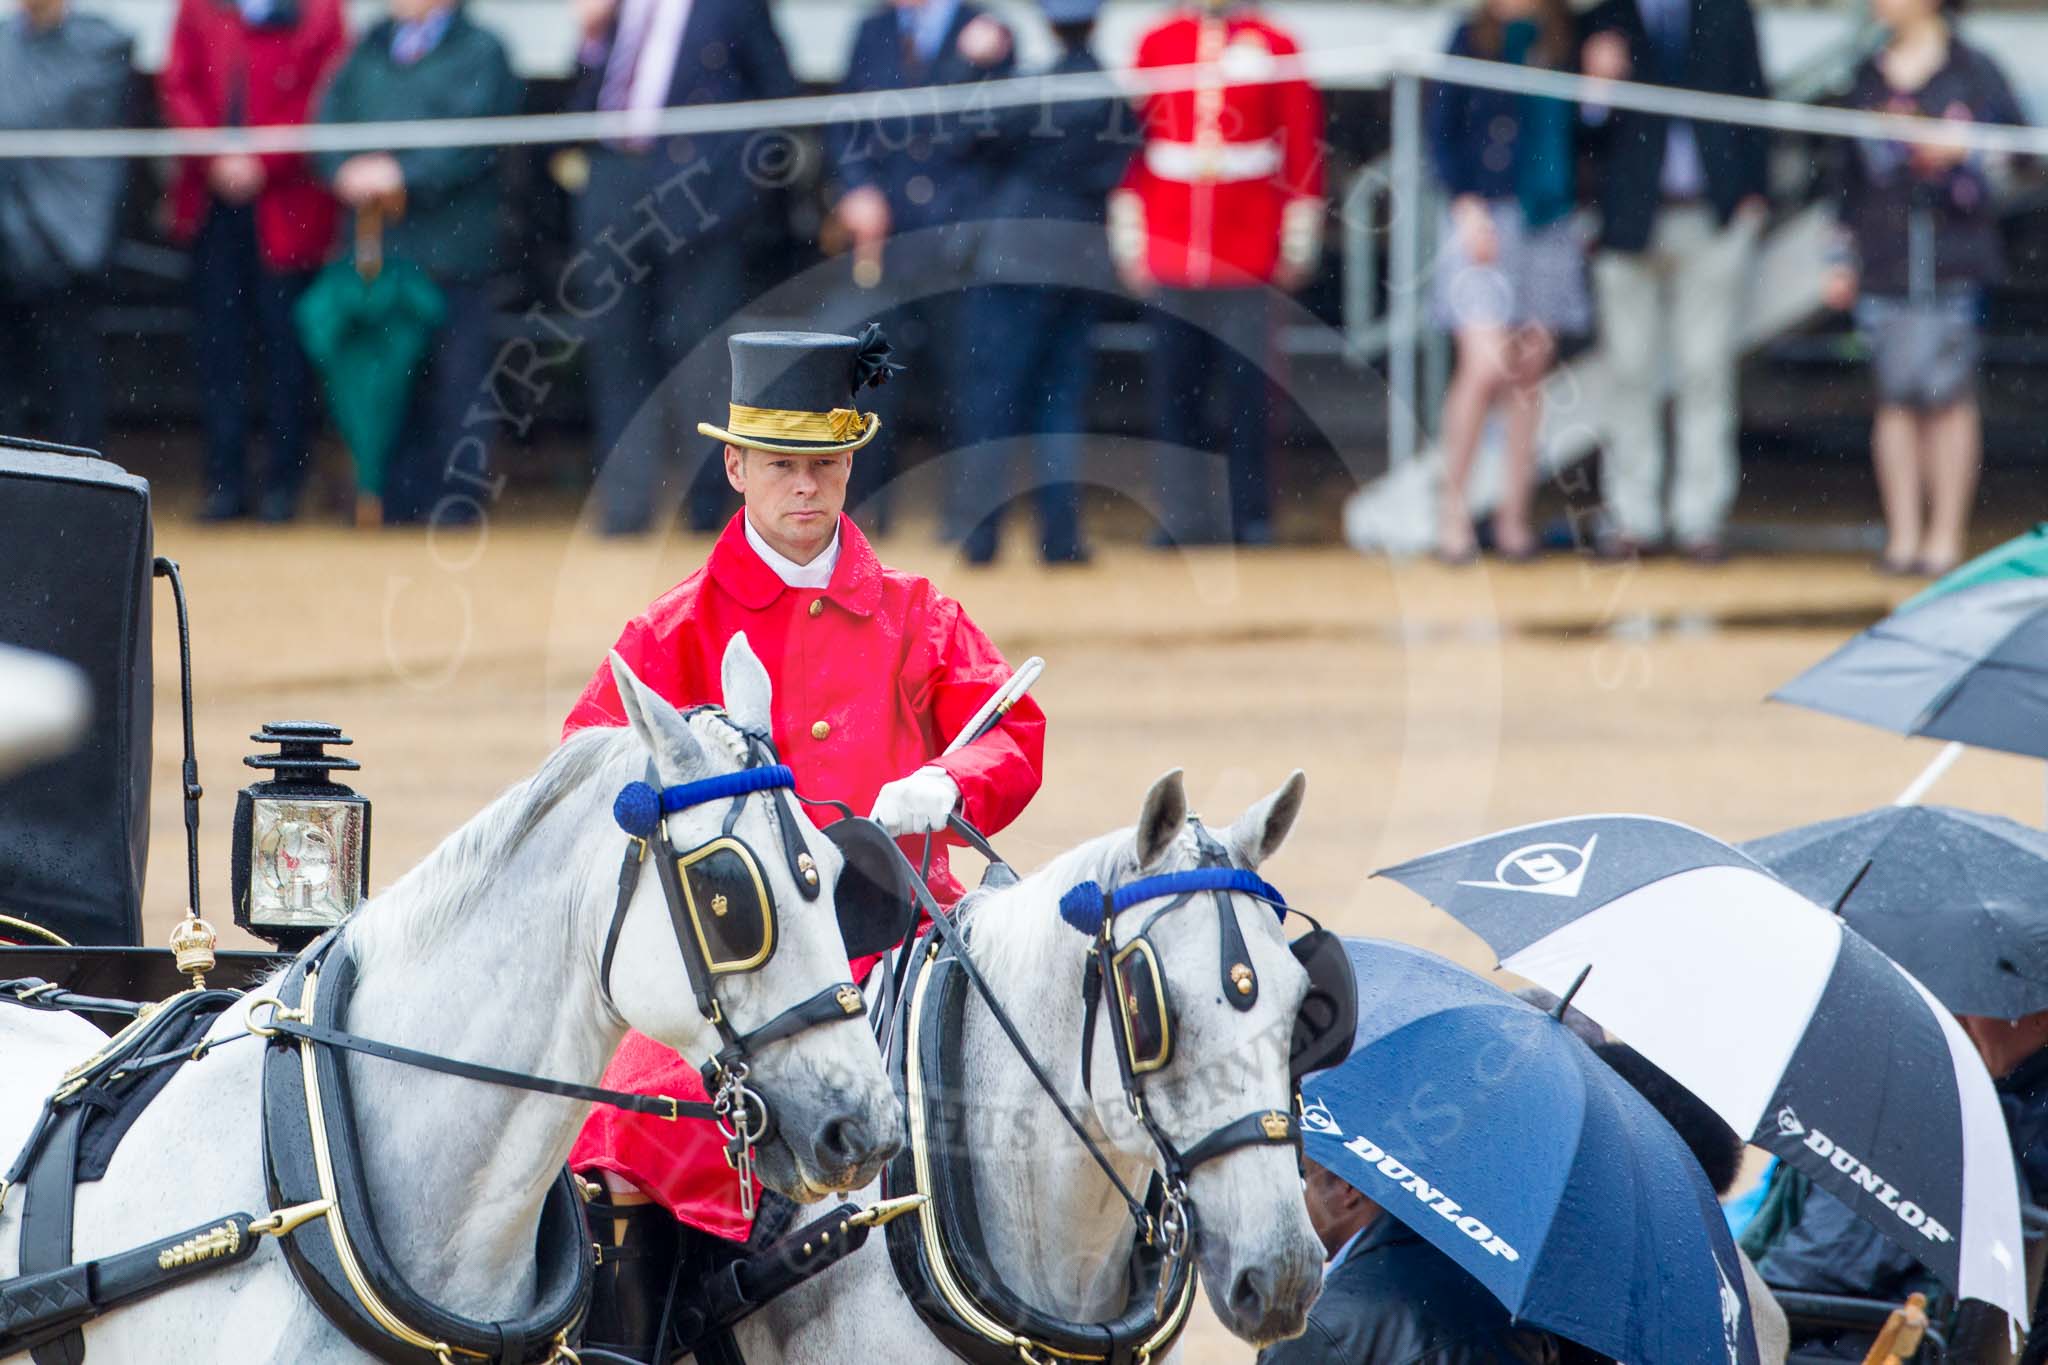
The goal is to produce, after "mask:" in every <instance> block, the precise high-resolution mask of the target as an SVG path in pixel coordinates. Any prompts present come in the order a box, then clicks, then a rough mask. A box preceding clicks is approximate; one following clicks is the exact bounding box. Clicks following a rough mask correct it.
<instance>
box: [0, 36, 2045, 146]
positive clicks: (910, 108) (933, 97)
mask: <svg viewBox="0 0 2048 1365" xmlns="http://www.w3.org/2000/svg"><path fill="white" fill-rule="evenodd" d="M1403 75H1406V76H1418V77H1422V78H1425V79H1428V80H1435V81H1443V82H1448V83H1451V84H1457V85H1470V86H1478V87H1480V88H1483V89H1488V90H1500V91H1506V92H1510V93H1515V94H1530V95H1550V96H1555V97H1557V98H1560V99H1569V100H1575V101H1577V102H1579V103H1581V104H1588V105H1602V106H1605V107H1608V108H1614V109H1630V110H1637V111H1641V112H1644V113H1654V114H1666V115H1670V116H1673V117H1677V118H1684V119H1691V120H1695V121H1701V122H1711V123H1734V124H1745V125H1748V126H1751V127H1756V128H1764V129H1769V130H1771V131H1774V132H1784V133H1810V134H1816V135H1819V136H1825V137H1853V138H1873V139H1880V140H1885V141H1894V142H1912V143H1926V144H1933V145H1938V146H1944V147H1964V148H1968V149H1969V150H1971V151H1977V152H1986V153H1993V154H2007V155H2025V154H2034V155H2044V156H2048V128H2030V127H2022V126H2015V125H2005V124H1985V123H1962V122H1958V121H1955V120H1950V119H1941V118H1925V117H1919V116H1914V115H1907V114H1880V113H1868V112H1864V111H1861V110H1854V109H1839V108H1827V107H1823V106H1818V105H1811V104H1798V103H1792V102H1788V101H1783V100H1772V99H1762V98H1752V97H1749V96H1741V95H1712V94H1704V93H1701V92H1699V91H1692V90H1677V89H1673V88H1671V87H1668V86H1659V85H1648V84H1644V83H1642V82H1638V81H1606V80H1598V79H1595V78H1593V77H1590V76H1575V75H1569V74H1566V73H1564V72H1558V71H1544V70H1540V69H1534V68H1530V67H1526V66H1516V65H1513V64H1509V63H1503V62H1489V61H1481V60H1478V59H1476V58H1472V57H1453V56H1450V55H1449V54H1446V53H1433V52H1400V51H1392V50H1389V49H1388V48H1387V47H1386V46H1385V45H1383V44H1381V45H1370V44H1369V45H1361V46H1355V47H1345V48H1330V49H1325V50H1324V51H1321V52H1311V53H1303V54H1300V55H1298V56H1292V57H1274V58H1271V59H1270V60H1269V61H1268V62H1266V63H1265V64H1263V66H1262V68H1260V69H1256V70H1249V71H1247V70H1245V69H1243V67H1242V66H1240V64H1238V63H1236V62H1231V63H1229V64H1228V65H1227V66H1226V64H1224V63H1190V64H1188V65H1185V66H1172V67H1153V68H1149V69H1146V70H1143V71H1135V70H1123V71H1113V72H1110V71H1105V72H1074V73H1069V74H1066V75H1056V76H1020V77H1014V78H1010V79H1004V80H989V81H980V82H975V83H970V84H961V85H928V86H918V87H915V88H912V89H907V90H879V91H871V92H866V93H863V94H859V95H799V96H794V97H792V98H789V99H778V100H750V101H744V102H738V103H731V104H698V105H686V106H681V107H677V108H670V109H662V110H658V111H617V112H612V111H605V112H598V113H580V114H515V115H508V116H504V117H497V118H470V119H412V120H406V121H402V122H388V123H330V124H293V125H276V126H265V127H256V128H209V129H189V128H107V129H78V128H74V129H51V130H35V129H0V160H23V159H49V158H71V157H144V158H147V157H183V156H219V155H223V154H228V153H235V152H247V153H252V154H260V153H273V152H358V151H401V150H407V149H411V148H418V147H509V146H531V145H536V144H548V143H575V142H598V141H621V140H626V139H652V138H668V137H684V136H691V135H695V134H703V133H734V132H775V131H780V130H784V129H791V128H814V127H822V126H825V125H829V124H858V123H865V122H873V123H885V122H887V121H891V120H900V119H905V118H917V117H926V118H929V117H933V116H937V115H969V116H972V115H973V114H976V113H980V112H983V111H991V112H992V111H994V110H997V109H1010V108H1017V107H1021V106H1030V105H1037V104H1063V103H1068V102H1072V101H1077V100H1096V99H1103V98H1108V97H1119V96H1121V97H1126V98H1135V97H1138V96H1142V95H1148V94H1159V93H1165V92H1168V91H1176V90H1192V89H1198V88H1201V87H1203V86H1213V85H1222V84H1229V85H1271V84H1277V83H1279V82H1282V81H1291V80H1296V79H1306V80H1309V81H1312V82H1314V83H1315V84H1316V85H1318V86H1321V87H1323V88H1324V89H1377V88H1380V87H1382V86H1384V85H1385V84H1387V82H1388V81H1390V80H1391V79H1393V78H1394V77H1396V76H1403Z"/></svg>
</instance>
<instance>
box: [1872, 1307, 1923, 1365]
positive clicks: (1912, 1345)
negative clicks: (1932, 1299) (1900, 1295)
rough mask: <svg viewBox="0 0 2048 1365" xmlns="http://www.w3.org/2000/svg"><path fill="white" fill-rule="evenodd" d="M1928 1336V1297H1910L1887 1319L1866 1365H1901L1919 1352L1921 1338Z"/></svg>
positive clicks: (1873, 1343) (1873, 1344)
mask: <svg viewBox="0 0 2048 1365" xmlns="http://www.w3.org/2000/svg"><path fill="white" fill-rule="evenodd" d="M1926 1335H1927V1296H1926V1295H1925V1294H1911V1295H1908V1296H1907V1298H1906V1303H1905V1306H1904V1307H1902V1308H1894V1309H1893V1310H1892V1315H1891V1316H1890V1317H1889V1318H1887V1319H1885V1324H1884V1327H1883V1329H1882V1330H1880V1331H1879V1332H1878V1334H1877V1340H1876V1341H1874V1342H1872V1343H1871V1344H1870V1354H1869V1355H1867V1356H1865V1357H1863V1365H1899V1362H1900V1361H1901V1360H1903V1359H1905V1358H1906V1357H1907V1356H1909V1355H1912V1354H1913V1352H1915V1351H1917V1350H1919V1349H1920V1339H1921V1338H1922V1337H1924V1336H1926Z"/></svg>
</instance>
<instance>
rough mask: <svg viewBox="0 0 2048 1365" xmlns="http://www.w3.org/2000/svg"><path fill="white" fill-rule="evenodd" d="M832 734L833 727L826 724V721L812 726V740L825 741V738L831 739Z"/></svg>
mask: <svg viewBox="0 0 2048 1365" xmlns="http://www.w3.org/2000/svg"><path fill="white" fill-rule="evenodd" d="M831 733H832V727H831V726H829V725H827V724H826V723H825V722H824V721H822V720H821V721H818V722H817V723H815V724H814V725H812V726H811V738H812V739H825V738H827V737H829V736H830V735H831Z"/></svg>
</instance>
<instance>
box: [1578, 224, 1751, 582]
mask: <svg viewBox="0 0 2048 1365" xmlns="http://www.w3.org/2000/svg"><path fill="white" fill-rule="evenodd" d="M1757 227H1758V220H1757V219H1756V218H1755V217H1753V216H1751V215H1748V214H1738V215H1737V216H1736V218H1735V219H1734V220H1733V221H1732V222H1730V223H1729V225H1728V226H1727V227H1725V228H1724V227H1721V226H1719V225H1718V224H1717V223H1716V222H1715V219H1714V213H1713V210H1712V209H1711V208H1709V207H1707V206H1705V205H1694V204H1684V205H1673V206H1670V207H1667V208H1665V209H1663V210H1662V211H1661V212H1659V213H1658V215H1657V223H1656V226H1655V228H1654V229H1653V230H1652V232H1651V235H1650V244H1649V247H1648V249H1647V250H1644V251H1640V252H1623V251H1604V252H1602V253H1601V254H1600V258H1599V260H1598V261H1597V262H1595V264H1594V267H1593V273H1594V282H1595V285H1596V287H1597V289H1598V291H1599V299H1600V334H1601V341H1602V344H1603V346H1604V348H1605V350H1606V354H1607V360H1608V365H1609V369H1610V373H1611V374H1612V376H1613V378H1614V387H1613V389H1612V391H1611V392H1610V394H1609V397H1608V414H1609V415H1608V427H1607V432H1606V441H1605V447H1604V448H1605V454H1604V455H1603V456H1602V460H1601V466H1600V482H1601V487H1602V489H1603V490H1604V497H1605V500H1606V504H1607V514H1608V516H1609V517H1610V518H1611V519H1612V521H1613V523H1614V528H1615V530H1616V532H1617V533H1619V534H1620V535H1623V536H1627V537H1629V538H1631V539H1634V540H1639V541H1646V542H1647V541H1657V540H1662V539H1663V538H1664V536H1665V533H1666V531H1667V529H1668V530H1669V532H1670V534H1671V536H1672V538H1673V539H1675V540H1676V541H1677V542H1678V543H1679V544H1680V545H1697V544H1700V543H1703V542H1706V541H1714V540H1718V539H1720V537H1721V530H1722V526H1723V525H1724V524H1725V523H1726V521H1727V520H1728V510H1729V508H1730V507H1731V506H1732V505H1733V504H1734V502H1735V485H1736V480H1737V477H1738V471H1737V464H1736V448H1735V435H1736V393H1735V363H1736V353H1737V349H1738V347H1737V338H1738V336H1739V331H1738V329H1739V327H1740V324H1741V319H1742V316H1743V312H1744V307H1745V301H1746V297H1747V289H1748V284H1749V274H1750V264H1751V262H1752V261H1753V260H1754V259H1755V254H1756V253H1755V246H1756V236H1757ZM1667 356H1668V357H1669V358H1670V364H1671V369H1672V372H1673V376H1674V378H1675V380H1676V390H1677V393H1676V404H1675V413H1674V421H1673V428H1674V431H1675V433H1676V437H1677V440H1676V448H1675V450H1674V451H1673V452H1672V454H1673V459H1672V461H1671V464H1672V476H1671V495H1670V518H1669V521H1668V523H1667V521H1666V518H1665V499H1664V466H1665V450H1664V429H1663V421H1662V404H1661V403H1660V402H1659V392H1660V389H1661V385H1662V380H1663V373H1664V365H1665V358H1666V357H1667Z"/></svg>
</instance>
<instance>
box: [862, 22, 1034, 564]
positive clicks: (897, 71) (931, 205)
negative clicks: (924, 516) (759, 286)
mask: <svg viewBox="0 0 2048 1365" xmlns="http://www.w3.org/2000/svg"><path fill="white" fill-rule="evenodd" d="M1014 46H1015V44H1014V43H1013V41H1012V38H1011V34H1010V31H1009V29H1007V28H1005V27H1004V26H1003V25H1002V23H1001V22H1000V21H998V20H997V19H995V18H994V17H993V16H992V15H989V14H986V13H984V12H983V11H982V9H981V7H980V6H978V5H976V4H974V3H973V2H972V0H892V3H890V4H887V5H884V6H883V7H882V8H880V9H877V10H874V11H872V12H871V13H869V14H868V16H867V17H866V18H865V19H863V20H862V21H861V25H860V27H859V28H858V29H857V30H855V32H854V35H853V50H852V51H851V52H850V53H849V54H848V56H847V59H846V77H845V79H844V81H842V82H841V84H840V90H841V91H842V92H844V93H847V94H864V93H868V92H871V91H877V90H903V89H908V88H911V87H915V86H921V85H961V84H966V83H969V82H973V81H981V80H987V79H989V78H991V77H1003V76H1007V75H1009V74H1011V72H1012V71H1013V70H1014V69H1015V67H1016V55H1015V52H1014V50H1013V49H1014ZM994 136H995V128H994V125H993V120H991V119H990V118H989V115H988V113H987V112H986V111H984V112H982V113H978V114H966V115H962V114H945V115H926V114H916V113H903V114H901V115H891V116H889V117H884V118H875V119H864V120H861V121H859V122H854V123H843V124H837V125H834V126H833V127H832V128H830V129H828V130H827V133H826V146H827V149H828V155H829V157H830V160H831V165H830V168H829V179H830V182H831V183H830V185H829V186H828V193H829V194H831V195H832V196H833V207H832V213H833V217H834V218H835V219H836V220H837V224H838V227H839V229H840V231H841V232H843V233H844V235H845V237H846V239H847V242H848V244H849V246H850V247H851V255H852V263H853V278H854V283H855V284H856V285H858V286H860V287H862V288H873V287H874V286H876V285H878V284H880V283H881V281H882V280H883V278H884V277H885V276H886V277H888V278H889V280H890V284H891V289H890V293H891V297H895V298H901V299H907V300H910V302H908V303H907V304H906V305H905V306H903V307H900V308H898V309H896V310H894V314H893V316H890V317H888V318H886V319H884V322H885V324H886V325H887V327H888V330H889V335H890V336H891V337H892V338H893V339H894V340H896V341H897V342H898V343H899V344H900V345H901V346H902V347H903V349H904V350H905V351H907V352H912V353H915V354H916V355H918V356H919V357H921V359H920V361H919V362H918V363H920V364H921V365H922V366H923V372H924V373H927V374H930V375H933V376H935V382H934V383H932V384H929V385H925V386H922V388H923V392H925V393H926V394H928V395H929V396H930V397H931V399H932V401H933V403H934V411H933V414H932V415H933V417H934V419H935V421H936V423H937V426H938V434H939V439H940V443H941V449H949V448H951V447H953V446H957V445H959V444H960V443H961V442H962V440H963V437H964V434H965V431H966V424H965V415H964V411H963V410H962V409H961V408H960V407H958V406H956V405H959V404H961V403H963V402H965V401H967V400H969V399H973V401H976V402H979V401H980V400H979V398H978V397H977V396H976V395H977V391H978V390H979V388H980V386H981V382H982V378H983V370H982V368H981V367H982V366H984V365H985V364H987V363H988V362H989V361H990V360H991V359H992V357H993V354H994V353H993V348H992V347H990V346H989V345H987V344H986V343H985V342H984V341H982V339H980V338H978V337H976V336H975V335H974V334H973V333H972V332H971V331H970V330H969V328H968V324H967V321H966V317H965V312H966V309H967V307H968V299H967V293H966V291H967V289H968V287H969V285H970V284H971V283H972V280H973V262H974V257H975V254H976V252H977V250H978V249H979V244H980V236H979V220H980V219H981V218H982V217H983V216H984V215H985V214H986V213H987V212H988V201H989V196H990V194H991V192H992V191H993V189H994V185H995V175H994V167H993V163H992V161H991V160H990V157H989V155H988V153H987V144H988V141H989V140H990V139H991V138H993V137H994ZM926 229H933V230H935V231H933V232H932V233H931V234H930V235H926V236H920V237H918V238H917V239H916V240H915V241H914V242H910V243H906V244H901V245H898V244H896V243H895V242H893V241H892V239H895V238H901V237H904V236H906V235H908V234H911V233H921V232H924V231H925V230H926ZM910 387H911V386H909V385H907V384H897V385H893V386H891V387H889V388H887V389H883V390H881V391H880V392H879V393H878V394H877V395H876V409H877V411H879V412H880V413H881V415H882V420H883V424H884V425H889V424H891V423H894V422H895V421H896V419H897V418H898V417H899V416H900V415H901V413H902V411H903V404H904V401H905V400H906V398H907V396H908V393H909V390H910ZM882 445H883V446H884V447H886V449H885V450H884V451H883V453H882V454H881V455H880V456H879V458H868V459H862V460H856V461H855V462H854V471H853V483H852V485H851V486H850V487H849V489H848V491H847V499H846V501H847V506H848V507H849V508H850V509H852V510H853V511H854V513H855V514H856V515H858V516H860V517H861V518H862V520H863V521H864V522H865V523H866V524H867V526H868V529H870V530H871V531H873V532H874V533H876V534H882V533H884V532H885V531H886V530H887V528H888V522H889V496H888V488H889V484H890V482H891V481H892V480H893V479H894V478H895V473H896V455H895V447H896V443H895V442H889V441H885V442H883V443H882ZM951 511H952V507H951V505H950V504H949V507H948V512H949V519H948V520H947V522H946V524H944V525H943V526H942V528H941V529H942V534H943V535H944V537H945V538H946V539H948V540H961V539H964V538H965V537H966V536H967V534H968V532H970V531H971V530H972V529H973V528H972V527H971V526H963V525H956V524H953V523H952V521H951V520H950V513H951Z"/></svg>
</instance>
